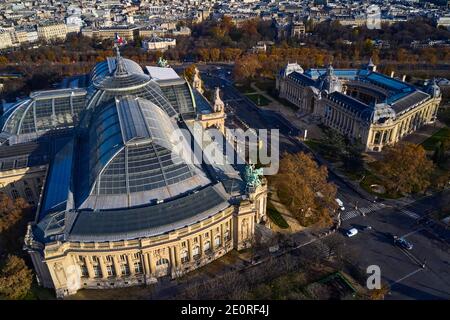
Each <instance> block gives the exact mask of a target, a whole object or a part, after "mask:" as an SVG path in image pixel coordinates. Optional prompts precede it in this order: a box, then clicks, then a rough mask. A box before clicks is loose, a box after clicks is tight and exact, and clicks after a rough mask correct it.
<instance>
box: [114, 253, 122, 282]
mask: <svg viewBox="0 0 450 320" xmlns="http://www.w3.org/2000/svg"><path fill="white" fill-rule="evenodd" d="M113 263H114V269H115V270H116V277H117V278H120V277H121V276H122V269H121V268H120V263H119V261H118V260H117V255H113Z"/></svg>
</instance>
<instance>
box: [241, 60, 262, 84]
mask: <svg viewBox="0 0 450 320" xmlns="http://www.w3.org/2000/svg"><path fill="white" fill-rule="evenodd" d="M260 68H261V64H260V62H259V60H258V57H257V56H256V55H254V54H249V55H245V56H242V57H240V58H238V59H236V62H235V65H234V78H235V79H236V80H237V81H249V80H251V79H253V78H254V77H255V76H256V75H257V74H258V70H259V69H260Z"/></svg>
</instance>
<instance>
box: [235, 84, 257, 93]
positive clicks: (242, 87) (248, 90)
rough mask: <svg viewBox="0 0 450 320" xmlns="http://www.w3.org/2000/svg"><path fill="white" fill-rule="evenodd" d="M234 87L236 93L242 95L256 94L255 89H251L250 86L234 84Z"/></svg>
mask: <svg viewBox="0 0 450 320" xmlns="http://www.w3.org/2000/svg"><path fill="white" fill-rule="evenodd" d="M234 87H235V88H236V89H238V91H239V92H240V93H243V94H249V93H256V92H255V89H253V88H252V87H251V86H250V84H243V83H236V84H235V85H234Z"/></svg>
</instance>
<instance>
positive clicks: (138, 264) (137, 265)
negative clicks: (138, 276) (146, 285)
mask: <svg viewBox="0 0 450 320" xmlns="http://www.w3.org/2000/svg"><path fill="white" fill-rule="evenodd" d="M134 272H135V273H142V263H141V262H135V263H134Z"/></svg>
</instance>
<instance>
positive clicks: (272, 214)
mask: <svg viewBox="0 0 450 320" xmlns="http://www.w3.org/2000/svg"><path fill="white" fill-rule="evenodd" d="M267 215H268V216H269V218H270V220H272V222H273V223H275V224H276V225H277V226H279V227H280V228H281V229H287V228H289V224H288V223H287V221H286V220H285V219H284V218H283V216H282V215H281V213H279V212H278V210H277V209H275V207H274V206H273V204H272V203H271V202H270V201H267Z"/></svg>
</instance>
